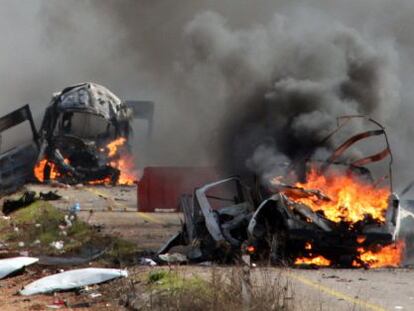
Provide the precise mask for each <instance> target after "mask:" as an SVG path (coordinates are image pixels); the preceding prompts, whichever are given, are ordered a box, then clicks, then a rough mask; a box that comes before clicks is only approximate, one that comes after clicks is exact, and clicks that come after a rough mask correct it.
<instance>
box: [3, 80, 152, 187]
mask: <svg viewBox="0 0 414 311" xmlns="http://www.w3.org/2000/svg"><path fill="white" fill-rule="evenodd" d="M153 109H154V107H153V103H152V102H148V101H121V100H120V99H119V98H118V97H117V96H116V95H114V94H113V93H112V92H111V91H109V90H108V89H107V88H105V87H103V86H101V85H98V84H95V83H82V84H78V85H74V86H71V87H67V88H65V89H64V90H63V91H61V92H59V93H56V94H54V95H53V97H52V100H51V102H50V105H49V107H48V108H47V110H46V113H45V115H44V118H43V122H42V124H41V127H40V130H39V131H37V130H36V127H35V125H34V122H33V118H32V116H31V112H30V108H29V106H25V107H23V108H21V109H18V110H16V111H14V112H12V113H11V114H9V115H7V116H5V117H3V118H1V119H0V124H1V127H0V130H1V131H3V130H6V129H8V128H10V127H13V126H15V125H17V124H19V123H21V122H24V121H26V120H28V121H29V122H30V124H31V130H32V133H33V140H34V142H35V143H34V144H30V148H29V147H28V146H26V149H27V148H29V149H30V153H29V152H27V150H26V149H24V150H23V149H22V147H21V146H19V147H18V148H14V149H12V150H9V151H8V152H6V153H4V154H2V155H1V160H2V162H1V163H2V166H1V167H0V173H1V175H2V180H3V179H5V177H4V175H5V174H6V173H7V172H6V170H10V167H11V166H12V167H13V166H14V165H11V163H14V162H16V161H15V160H16V159H18V158H22V157H23V156H24V157H25V158H27V160H26V161H20V163H21V164H20V166H24V169H22V170H21V171H24V172H25V175H24V176H21V178H20V177H19V178H16V176H17V174H14V175H15V177H14V178H13V180H12V181H10V183H11V184H12V185H13V187H10V186H8V187H7V188H6V187H4V186H5V184H4V183H3V182H2V186H3V187H2V188H3V189H2V192H11V191H13V190H15V188H16V187H18V186H21V185H22V184H23V183H25V182H27V181H29V180H30V179H33V178H35V180H37V181H38V182H49V181H51V180H56V181H58V182H62V183H66V184H78V183H87V184H112V185H114V184H132V183H133V182H134V181H136V179H137V176H136V172H134V170H133V168H134V164H133V163H134V161H133V157H132V155H131V154H130V150H129V145H128V139H129V137H130V135H131V125H130V122H131V120H132V119H134V118H141V119H145V120H146V121H147V122H148V133H150V131H151V127H152V117H153ZM25 150H26V151H25ZM28 154H32V155H33V156H31V157H29V156H28ZM13 161H14V162H13ZM22 163H23V164H24V165H23V164H22ZM7 168H8V169H7ZM28 172H33V173H29V174H28ZM8 188H10V190H8ZM12 188H13V189H12Z"/></svg>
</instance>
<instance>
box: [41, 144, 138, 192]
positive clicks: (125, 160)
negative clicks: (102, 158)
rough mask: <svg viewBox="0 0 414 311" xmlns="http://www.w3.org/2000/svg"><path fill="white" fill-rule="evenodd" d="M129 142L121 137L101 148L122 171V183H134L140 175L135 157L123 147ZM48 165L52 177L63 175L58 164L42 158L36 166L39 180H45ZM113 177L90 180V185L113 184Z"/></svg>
mask: <svg viewBox="0 0 414 311" xmlns="http://www.w3.org/2000/svg"><path fill="white" fill-rule="evenodd" d="M126 142H127V140H126V138H124V137H120V138H118V139H116V140H114V141H112V142H110V143H109V144H107V145H106V148H101V149H100V150H99V151H100V152H107V154H106V156H107V157H108V159H109V163H108V164H109V165H110V166H112V167H113V168H116V169H118V170H119V171H120V176H119V179H118V184H120V185H133V184H134V183H135V182H136V181H137V179H138V177H137V175H138V173H137V171H136V169H135V162H134V158H133V156H132V155H131V154H129V153H128V151H126V150H124V149H122V150H121V148H122V147H123V146H124V145H125V143H126ZM65 163H67V164H69V160H68V159H65ZM46 165H50V168H51V169H50V179H51V180H56V179H57V178H59V177H60V176H61V174H60V172H59V171H58V168H57V167H56V165H55V164H54V163H53V162H51V161H49V160H48V159H42V160H41V161H39V162H38V163H37V164H36V166H35V168H34V175H35V177H36V179H37V180H38V181H39V182H44V181H45V179H44V169H45V167H46ZM111 182H112V180H111V178H109V177H107V178H104V179H101V180H93V181H89V182H88V184H90V185H107V184H111Z"/></svg>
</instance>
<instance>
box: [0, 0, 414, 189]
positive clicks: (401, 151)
mask: <svg viewBox="0 0 414 311" xmlns="http://www.w3.org/2000/svg"><path fill="white" fill-rule="evenodd" d="M3 7H4V10H2V12H1V13H0V14H2V18H1V22H0V23H1V26H2V29H3V32H4V35H3V43H4V48H3V50H2V53H3V55H2V56H3V57H2V58H1V59H0V67H1V68H2V69H3V70H2V72H3V81H2V82H3V83H2V84H1V86H0V90H1V92H0V99H1V101H2V106H1V107H2V109H1V111H0V112H2V113H5V112H9V111H11V110H12V109H13V108H16V107H17V106H20V105H22V104H24V103H26V102H30V103H31V104H32V107H33V108H34V110H35V115H36V116H37V118H38V119H40V118H41V116H42V114H43V109H44V107H45V106H46V104H47V103H48V101H49V98H50V96H51V94H52V92H54V91H59V90H61V89H62V88H64V87H65V86H67V85H70V84H74V83H78V82H81V81H95V82H97V83H100V84H103V85H105V86H107V87H108V88H109V89H111V90H112V91H113V92H114V93H116V94H117V95H119V96H120V97H121V98H123V99H143V100H153V101H154V102H155V103H156V111H155V120H154V124H155V131H154V135H153V137H152V140H151V142H150V144H149V145H145V146H143V144H141V141H139V143H137V149H139V150H138V158H139V161H140V165H141V166H143V165H219V166H221V167H224V168H226V169H228V170H229V171H231V172H234V171H236V172H243V171H249V172H255V173H258V174H260V175H263V174H264V173H266V172H269V171H271V170H272V168H273V169H276V170H278V169H279V166H278V165H276V166H275V164H274V163H279V162H286V161H290V160H292V159H295V158H297V157H299V156H300V155H301V154H303V153H304V152H308V151H309V150H313V149H314V148H315V146H316V144H317V142H319V140H320V138H321V137H322V136H324V135H325V134H326V133H327V132H328V131H329V130H330V129H331V128H332V127H334V126H335V118H336V117H337V116H340V115H344V114H368V115H371V116H373V117H375V118H377V119H378V120H379V121H381V122H383V123H384V124H386V125H387V130H388V132H389V134H390V136H391V143H392V147H393V151H394V157H395V161H394V163H395V165H394V174H395V175H396V181H397V182H398V184H401V187H403V186H404V183H405V182H406V181H408V180H409V179H410V178H411V177H412V176H413V175H414V174H412V173H413V170H412V163H411V161H410V157H407V155H409V154H411V153H412V152H413V151H414V148H413V144H412V143H411V142H410V137H411V136H412V134H413V133H412V129H410V128H407V127H403V126H401V124H410V122H409V121H410V116H411V115H412V105H411V99H412V97H413V95H414V94H413V92H414V91H413V90H412V88H411V83H410V82H411V81H412V80H413V72H414V71H413V69H414V66H413V65H414V63H413V61H412V59H414V58H413V53H414V40H413V36H412V29H413V27H412V26H413V25H412V23H413V22H412V21H413V20H414V19H413V18H412V17H413V16H414V4H412V2H411V1H409V0H406V1H403V0H397V1H393V3H392V4H390V3H389V1H386V0H362V1H361V0H358V1H357V0H350V1H339V0H338V1H332V0H329V1H328V0H315V1H311V2H310V1H303V0H290V1H287V0H286V1H282V0H279V1H273V0H258V1H254V2H252V1H248V0H240V1H231V0H228V1H218V0H212V1H208V2H201V1H189V0H184V1H181V2H180V3H172V2H171V1H166V0H155V1H150V2H146V1H130V0H126V1H115V0H105V1H98V0H89V1H82V2H79V1H73V0H68V1H64V2H50V1H41V0H37V1H31V2H30V3H25V5H24V6H23V5H21V4H19V3H18V2H15V1H5V2H4V3H3ZM139 135H140V133H139V131H138V133H137V136H139ZM325 148H328V149H329V148H330V146H329V145H328V146H325ZM318 152H320V151H318ZM282 166H283V165H282Z"/></svg>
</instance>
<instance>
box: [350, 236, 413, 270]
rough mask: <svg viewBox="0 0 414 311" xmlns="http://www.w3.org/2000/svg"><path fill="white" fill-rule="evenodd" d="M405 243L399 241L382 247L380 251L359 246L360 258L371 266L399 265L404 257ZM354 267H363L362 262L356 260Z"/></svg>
mask: <svg viewBox="0 0 414 311" xmlns="http://www.w3.org/2000/svg"><path fill="white" fill-rule="evenodd" d="M404 248H405V244H404V242H403V241H398V242H396V243H395V244H392V245H388V246H384V247H382V248H381V249H380V250H378V251H369V250H365V249H364V248H362V247H360V248H358V252H359V256H358V257H359V260H361V261H362V262H363V263H364V264H366V265H367V266H368V267H369V268H383V267H398V266H399V265H400V263H401V261H402V259H403V254H404ZM352 265H353V266H354V267H361V263H359V262H356V261H354V262H353V263H352Z"/></svg>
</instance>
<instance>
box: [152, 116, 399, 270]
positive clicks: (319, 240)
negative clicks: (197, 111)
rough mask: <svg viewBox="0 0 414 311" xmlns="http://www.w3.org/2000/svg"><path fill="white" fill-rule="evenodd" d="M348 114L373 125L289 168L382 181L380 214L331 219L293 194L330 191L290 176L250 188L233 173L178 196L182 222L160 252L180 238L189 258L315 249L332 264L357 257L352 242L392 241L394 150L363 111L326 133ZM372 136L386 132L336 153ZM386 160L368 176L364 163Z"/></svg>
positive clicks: (272, 256) (284, 256) (279, 258)
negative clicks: (363, 152)
mask: <svg viewBox="0 0 414 311" xmlns="http://www.w3.org/2000/svg"><path fill="white" fill-rule="evenodd" d="M354 118H357V119H358V118H364V120H365V119H366V120H365V121H368V122H369V123H370V124H373V125H374V127H375V129H374V130H370V131H366V132H363V133H358V134H356V135H354V136H351V138H349V139H347V140H345V141H344V142H343V143H342V144H340V145H339V147H337V148H336V149H335V148H334V149H333V150H334V151H333V152H332V154H331V155H330V156H329V157H328V159H326V160H323V161H320V160H318V161H316V160H313V159H311V158H310V157H309V156H304V157H303V158H302V159H301V160H300V163H292V164H291V165H290V167H289V168H288V170H287V171H297V170H298V169H301V170H304V171H302V172H296V176H307V173H308V171H309V170H310V169H315V170H317V171H318V172H319V174H322V175H323V174H328V172H329V171H330V170H333V171H335V172H339V171H340V172H341V174H343V176H351V177H352V178H357V179H359V180H361V181H362V182H363V183H364V184H366V185H371V186H372V187H376V185H378V184H380V183H387V185H385V186H384V187H385V188H387V187H388V188H389V192H388V190H387V191H386V192H385V193H389V195H388V194H387V195H386V197H388V201H387V202H386V204H387V206H386V210H384V215H382V216H381V221H380V220H378V219H374V218H372V217H371V216H370V215H367V214H364V215H363V216H364V217H363V218H362V219H361V220H359V221H356V222H349V221H347V220H341V221H332V220H330V219H329V218H328V217H326V216H325V215H324V211H323V209H322V210H316V211H315V210H313V209H311V208H310V206H308V205H306V204H304V203H298V202H297V201H294V200H293V199H292V197H299V198H306V197H313V198H316V199H317V200H320V201H321V202H324V201H329V200H330V198H329V197H328V196H327V195H325V194H324V193H323V192H322V191H321V190H320V189H305V188H304V187H301V186H298V185H297V184H296V183H291V184H290V183H289V184H285V183H283V182H277V183H276V184H272V183H262V184H261V185H257V184H256V185H254V187H253V188H250V187H248V186H247V185H245V184H243V182H242V181H241V180H240V179H239V178H237V177H232V178H228V179H224V180H220V181H217V182H212V183H209V184H207V185H205V186H203V187H200V188H197V189H195V191H194V193H193V195H183V197H182V200H181V210H182V212H183V215H184V225H183V229H182V231H181V232H180V233H178V234H177V235H175V236H174V237H172V238H171V239H170V240H169V241H168V242H167V243H166V244H165V245H164V246H163V247H162V248H161V249H160V250H159V252H158V254H162V253H166V252H168V251H169V250H170V249H171V248H172V247H174V246H177V245H184V246H185V249H186V254H187V256H188V259H189V260H191V261H202V260H216V261H219V262H223V261H224V262H226V261H227V262H228V261H231V260H235V259H237V258H238V257H239V256H240V255H241V254H242V253H244V252H247V253H249V254H251V255H252V256H253V258H254V259H256V260H259V261H260V260H262V261H266V262H269V261H270V262H271V263H272V264H286V263H287V264H290V263H293V261H294V259H295V258H298V257H299V256H307V255H309V256H311V255H312V254H318V255H322V256H324V257H325V258H327V259H329V260H330V261H331V262H332V263H333V264H334V265H339V266H347V267H348V266H351V265H353V262H354V261H358V256H357V255H358V252H357V250H358V248H360V247H366V248H367V249H370V248H375V247H376V246H378V245H383V246H384V245H388V244H391V243H393V242H395V241H396V239H397V233H398V230H399V223H400V216H399V213H400V201H399V198H398V196H397V195H396V194H394V193H393V191H392V175H391V174H392V171H391V164H392V154H391V151H390V147H389V144H388V139H387V137H386V133H385V130H384V128H383V127H382V126H381V125H380V124H378V123H377V122H376V121H374V120H372V119H369V118H366V117H359V116H357V117H350V118H346V119H345V122H344V123H341V124H339V125H338V129H335V130H334V131H333V133H331V134H329V135H328V138H331V137H332V136H333V135H334V134H336V133H337V132H338V130H339V129H340V128H342V127H343V126H344V125H345V123H348V122H349V121H350V120H352V119H354ZM370 137H382V138H385V149H384V150H383V151H381V152H379V153H376V154H374V155H369V156H367V157H362V158H360V159H356V160H355V159H352V160H351V161H343V160H342V159H341V156H342V155H343V154H344V153H345V152H346V150H347V149H349V148H350V147H351V146H353V145H354V144H355V143H357V142H360V141H363V140H365V139H368V138H370ZM386 159H388V160H389V162H388V166H386V167H387V169H386V172H385V175H383V173H382V172H381V174H380V176H381V177H380V178H377V179H376V178H374V176H373V174H372V173H371V171H370V169H369V168H367V167H366V165H367V164H370V163H376V162H380V161H383V160H384V161H386ZM287 173H288V172H287ZM231 183H235V184H236V185H237V186H236V187H233V189H231V188H229V187H228V186H229V185H230V184H231ZM224 188H226V190H225V189H224ZM213 190H214V191H215V193H214V192H212V191H213ZM223 193H225V195H223ZM260 197H264V198H265V199H264V200H261V201H260V202H259V203H257V204H256V203H255V201H254V200H252V198H260ZM381 202H382V201H381ZM383 203H384V202H383ZM384 204H385V203H384ZM382 218H383V221H382ZM308 245H311V246H312V247H311V248H309V247H307V246H308ZM362 265H363V263H361V266H362Z"/></svg>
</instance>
